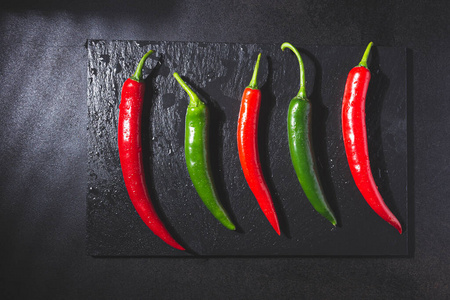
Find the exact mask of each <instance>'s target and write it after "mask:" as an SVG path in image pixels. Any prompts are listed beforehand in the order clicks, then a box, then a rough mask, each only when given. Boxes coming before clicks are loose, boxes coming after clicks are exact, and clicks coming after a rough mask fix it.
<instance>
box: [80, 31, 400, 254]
mask: <svg viewBox="0 0 450 300" xmlns="http://www.w3.org/2000/svg"><path fill="white" fill-rule="evenodd" d="M295 46H298V48H299V50H300V52H301V53H302V55H303V59H304V61H305V67H306V80H307V92H308V95H309V98H310V100H311V102H312V103H313V104H312V105H313V110H314V119H313V128H314V132H313V135H314V145H315V150H316V156H317V159H318V162H319V167H320V172H321V179H322V182H323V185H324V188H325V192H326V194H327V197H328V199H329V202H330V205H331V206H332V208H333V209H334V211H335V212H336V214H337V218H338V222H339V227H338V228H333V226H332V225H331V224H330V223H329V222H328V221H326V220H325V219H324V218H322V217H321V216H320V215H319V214H318V213H316V212H315V211H314V210H313V208H312V206H311V205H310V204H309V202H308V200H307V199H306V198H305V196H304V194H303V192H302V190H301V187H300V184H299V183H298V181H297V178H296V176H295V173H294V170H293V168H292V166H291V161H290V157H289V152H288V144H287V136H286V110H287V107H288V103H289V101H290V99H291V98H292V97H293V96H295V95H296V93H297V91H298V76H299V75H298V63H297V60H296V58H295V56H294V55H293V54H292V53H291V52H290V51H285V52H283V51H281V50H280V45H278V44H227V43H191V42H138V41H96V40H89V41H88V42H87V51H88V74H87V76H88V98H87V101H88V115H89V124H88V128H87V129H88V147H89V149H88V150H89V158H88V191H87V253H88V254H89V255H93V256H171V257H176V256H192V255H194V256H195V255H202V256H305V255H307V256H323V255H326V256H335V255H336V256H337V255H339V256H343V255H345V256H365V255H371V256H394V255H401V256H404V255H407V254H408V233H409V230H408V228H409V225H408V214H407V212H408V195H407V124H406V123H407V122H406V120H407V115H406V112H407V107H406V106H407V92H406V90H407V82H406V78H407V76H406V51H405V49H401V48H385V47H375V48H374V49H373V52H372V56H371V59H370V69H371V71H372V80H371V83H370V88H369V92H368V99H367V106H366V113H367V126H368V136H369V142H370V144H369V151H370V157H371V161H372V170H373V173H374V177H375V181H376V182H377V184H378V186H379V189H380V191H381V194H382V195H383V196H384V199H385V201H386V203H387V205H388V206H389V207H390V208H391V210H392V211H393V212H394V213H395V214H396V216H397V217H398V218H399V220H400V222H401V223H402V226H403V228H404V233H403V234H402V235H399V234H398V232H397V231H396V230H395V229H394V228H393V227H391V226H390V225H388V224H387V223H386V222H384V221H383V220H382V219H381V218H380V217H378V216H377V215H376V214H375V213H374V212H373V211H372V210H371V209H370V208H369V206H368V205H367V204H366V202H365V201H364V199H363V198H362V196H361V194H360V193H359V191H358V190H357V188H356V186H355V185H354V182H353V179H352V177H351V174H350V170H349V168H348V165H347V161H346V157H345V153H344V146H343V142H342V137H341V135H342V134H341V125H340V105H341V102H342V95H343V90H344V85H345V81H346V77H347V74H348V71H349V70H350V69H351V68H352V67H353V66H355V65H356V64H357V63H358V62H359V60H360V58H361V56H362V54H363V52H364V47H314V46H303V45H295ZM150 49H154V50H155V51H156V54H155V55H153V56H151V57H150V59H149V60H148V61H147V64H146V68H145V69H144V73H145V74H146V75H148V77H147V79H146V84H147V90H146V103H145V106H144V117H143V147H144V155H145V167H146V171H147V174H148V178H147V182H148V185H149V189H150V195H151V197H152V200H153V202H154V203H155V206H156V208H157V209H158V211H159V213H160V215H161V217H162V218H163V220H164V221H165V223H166V224H167V226H168V228H169V229H170V231H171V232H172V233H173V235H174V236H175V237H176V238H177V239H178V240H179V241H180V242H181V243H182V244H183V246H185V247H186V248H187V249H189V250H188V251H187V252H182V251H178V250H175V249H172V248H170V247H169V246H167V245H166V244H165V243H164V242H162V241H161V240H160V239H159V238H157V237H156V236H155V235H153V233H152V232H151V231H150V230H149V229H148V228H147V227H146V226H145V225H144V223H143V222H142V221H141V220H140V219H139V216H138V215H137V213H136V212H135V210H134V208H133V206H132V204H131V202H130V200H129V198H128V195H127V193H126V190H125V186H124V183H123V178H122V174H121V170H120V163H119V157H118V150H117V137H116V133H117V119H118V111H119V109H118V108H119V102H120V92H121V87H122V84H123V82H124V81H125V80H126V78H127V77H129V76H130V75H131V74H132V73H133V72H134V70H135V67H136V64H137V62H138V61H139V59H140V58H141V57H142V55H143V54H144V53H145V52H146V51H148V50H150ZM259 52H261V53H262V60H261V67H260V72H259V80H258V81H259V84H260V88H261V90H262V93H263V98H262V108H261V115H260V132H259V134H260V152H261V161H262V165H263V169H264V172H265V175H266V179H267V181H268V185H269V188H270V190H271V192H272V195H273V198H274V202H275V205H276V208H277V211H278V214H279V217H280V222H281V229H282V235H281V236H277V235H276V233H275V232H274V231H273V229H272V228H271V226H270V225H269V223H268V221H267V220H266V219H265V217H264V216H263V214H262V212H261V210H260V208H259V206H258V204H257V202H256V200H255V198H254V197H253V195H252V193H251V192H250V190H249V188H248V186H247V183H246V182H245V179H244V177H243V174H242V171H241V168H240V164H239V158H238V156H237V146H236V123H237V118H238V112H239V106H240V98H241V95H242V92H243V90H244V88H245V87H246V86H247V85H248V83H249V81H250V78H251V74H252V70H253V66H254V63H255V59H256V56H257V53H259ZM173 72H178V73H179V74H180V75H181V76H182V77H183V78H184V79H185V80H186V81H187V82H188V83H189V84H190V85H191V86H192V87H193V88H194V90H195V91H197V92H198V93H199V95H200V96H201V97H202V98H203V99H204V100H205V101H206V102H208V105H209V107H210V112H211V117H212V118H211V121H212V122H211V128H210V133H211V153H212V155H211V159H212V165H213V166H214V167H213V169H214V176H215V180H216V184H217V187H218V190H219V192H220V194H221V196H222V202H223V203H224V206H225V207H226V208H227V209H228V211H229V212H230V213H231V215H232V217H233V220H234V221H235V223H237V224H238V227H239V229H238V230H237V231H236V232H232V231H229V230H227V229H225V228H224V227H223V226H222V225H220V224H219V223H218V222H217V221H216V220H215V219H214V217H212V215H211V214H210V213H209V211H208V210H207V209H206V208H205V207H204V205H203V203H202V202H201V200H200V199H199V197H198V196H197V194H196V191H195V189H194V188H193V185H192V183H191V182H190V179H189V176H188V173H187V170H186V166H185V161H184V149H183V135H184V115H185V111H186V106H187V104H188V97H187V95H186V93H185V92H184V91H183V90H182V89H181V87H180V86H179V85H178V83H176V81H175V79H174V78H173V76H172V74H173Z"/></svg>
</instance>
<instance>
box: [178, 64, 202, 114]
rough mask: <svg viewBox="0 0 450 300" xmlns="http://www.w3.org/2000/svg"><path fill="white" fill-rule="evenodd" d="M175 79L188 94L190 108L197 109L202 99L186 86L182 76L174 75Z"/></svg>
mask: <svg viewBox="0 0 450 300" xmlns="http://www.w3.org/2000/svg"><path fill="white" fill-rule="evenodd" d="M173 77H175V79H176V80H177V81H178V83H179V84H180V85H181V87H182V88H183V89H184V90H185V91H186V93H188V95H189V98H190V101H189V106H190V107H197V106H198V105H199V103H200V102H201V100H200V98H199V97H198V96H197V94H196V93H194V91H193V90H191V88H190V87H189V86H188V85H187V84H186V82H184V81H183V79H181V77H180V75H178V73H176V72H175V73H173Z"/></svg>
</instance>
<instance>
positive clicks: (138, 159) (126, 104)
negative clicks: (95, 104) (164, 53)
mask: <svg viewBox="0 0 450 300" xmlns="http://www.w3.org/2000/svg"><path fill="white" fill-rule="evenodd" d="M151 53H153V51H149V52H147V53H146V54H145V55H144V56H143V57H142V59H141V61H140V62H139V65H138V67H137V69H136V72H135V73H134V74H133V76H131V77H130V78H128V79H127V80H126V81H125V83H124V85H123V87H122V94H121V101H120V106H119V109H120V113H119V125H118V143H119V157H120V165H121V167H122V174H123V179H124V181H125V186H126V188H127V191H128V195H129V196H130V199H131V202H132V203H133V206H134V208H135V209H136V211H137V213H138V214H139V216H140V217H141V219H142V221H144V223H145V224H146V225H147V226H148V227H149V228H150V230H151V231H152V232H153V233H154V234H155V235H157V236H158V237H159V238H161V239H162V240H163V241H164V242H166V243H167V244H169V245H170V246H172V247H174V248H176V249H179V250H184V248H183V247H182V246H181V245H180V244H178V243H177V242H176V241H175V239H174V238H173V237H172V236H171V235H170V233H169V232H168V231H167V229H166V227H165V226H164V224H163V223H162V221H161V219H160V218H159V217H158V214H157V213H156V211H155V209H154V207H153V204H152V202H151V200H150V196H149V193H148V190H147V185H146V183H145V176H144V164H143V160H142V145H141V115H142V105H143V102H144V101H143V100H144V91H145V84H144V83H143V82H142V67H143V66H144V63H145V60H146V59H147V57H148V56H149V55H150V54H151Z"/></svg>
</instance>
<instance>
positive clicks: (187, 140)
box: [173, 73, 236, 230]
mask: <svg viewBox="0 0 450 300" xmlns="http://www.w3.org/2000/svg"><path fill="white" fill-rule="evenodd" d="M173 76H174V77H175V79H176V80H177V81H178V83H179V84H180V85H181V87H182V88H183V89H184V90H185V91H186V93H187V94H188V95H189V98H190V101H189V105H188V107H187V110H186V121H185V135H184V152H185V159H186V166H187V169H188V172H189V176H190V177H191V181H192V183H193V184H194V187H195V190H196V191H197V193H198V195H199V196H200V198H201V199H202V201H203V203H204V204H205V206H206V207H207V208H208V209H209V211H210V212H211V213H212V214H213V216H214V217H215V218H216V219H217V220H219V221H220V223H222V225H223V226H225V227H226V228H228V229H230V230H236V227H235V226H234V224H233V222H232V221H231V220H230V218H229V217H228V215H227V213H226V211H225V209H224V208H223V206H222V205H221V203H220V201H219V195H218V193H217V190H216V188H215V186H214V182H213V177H212V174H211V166H210V163H209V151H208V134H209V132H208V128H209V112H208V107H207V106H206V105H205V103H204V102H203V101H202V100H200V98H199V97H198V96H197V94H196V93H194V91H193V90H192V89H191V88H190V87H189V86H188V85H187V84H186V83H185V82H184V81H183V79H181V77H180V75H178V73H174V74H173Z"/></svg>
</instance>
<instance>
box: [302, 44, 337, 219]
mask: <svg viewBox="0 0 450 300" xmlns="http://www.w3.org/2000/svg"><path fill="white" fill-rule="evenodd" d="M301 54H304V55H305V56H306V57H308V58H309V59H310V60H311V61H312V62H313V64H314V69H315V75H314V85H313V88H312V92H311V94H309V95H308V99H309V101H310V103H311V110H312V120H311V123H312V124H311V131H312V132H311V135H312V148H313V155H314V159H315V161H316V166H317V173H318V176H319V181H320V183H321V185H322V189H323V193H324V195H325V199H326V200H327V202H328V204H329V205H330V208H331V210H332V211H333V213H334V215H335V217H336V221H337V224H336V225H337V226H339V227H340V226H342V224H341V214H340V211H339V206H338V202H337V197H336V190H335V187H334V184H333V178H332V177H331V166H330V160H329V156H328V151H327V148H328V147H327V142H328V141H330V139H329V138H328V135H327V120H328V116H329V109H328V107H326V106H325V105H324V104H323V97H322V76H323V75H322V74H323V71H322V65H321V64H320V62H319V61H318V60H317V58H316V57H315V56H314V55H313V54H312V53H311V52H309V51H307V50H305V49H301ZM307 92H308V91H307Z"/></svg>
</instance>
